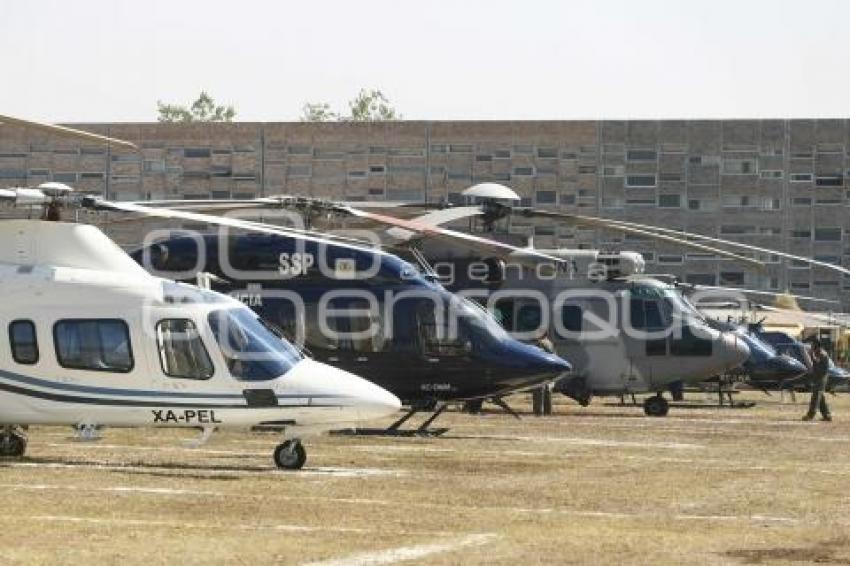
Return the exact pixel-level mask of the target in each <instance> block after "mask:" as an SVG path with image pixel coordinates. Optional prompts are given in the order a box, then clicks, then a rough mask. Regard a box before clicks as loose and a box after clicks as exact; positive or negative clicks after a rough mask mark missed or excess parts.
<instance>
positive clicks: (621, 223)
mask: <svg viewBox="0 0 850 566" xmlns="http://www.w3.org/2000/svg"><path fill="white" fill-rule="evenodd" d="M565 216H568V217H572V218H574V219H575V220H576V221H579V222H585V223H588V224H592V225H598V226H604V227H611V228H614V229H625V228H628V229H635V230H644V231H648V232H655V233H657V234H658V235H662V234H670V235H674V236H678V238H676V239H679V238H688V239H683V240H682V242H689V241H690V240H699V241H704V242H712V243H716V244H720V245H723V246H729V247H733V248H739V249H743V250H748V251H753V252H758V253H764V254H770V255H775V256H778V257H782V258H785V259H790V260H794V261H800V262H803V263H808V264H810V265H816V266H818V267H823V268H825V269H831V270H833V271H838V272H840V273H843V274H844V275H850V269H846V268H844V267H841V266H840V265H835V264H833V263H827V262H825V261H819V260H816V259H812V258H808V257H804V256H798V255H794V254H789V253H785V252H780V251H778V250H773V249H770V248H762V247H759V246H753V245H751V244H744V243H741V242H735V241H732V240H724V239H723V238H716V237H713V236H706V235H703V234H696V233H694V232H684V231H681V230H673V229H670V228H662V227H660V226H651V225H647V224H638V223H636V222H627V221H625V220H611V219H608V218H599V217H596V216H583V215H578V214H565ZM690 243H691V244H694V243H695V242H690Z"/></svg>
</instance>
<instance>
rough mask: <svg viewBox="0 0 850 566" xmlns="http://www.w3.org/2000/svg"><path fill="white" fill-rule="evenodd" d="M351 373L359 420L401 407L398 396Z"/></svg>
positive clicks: (373, 417) (391, 411)
mask: <svg viewBox="0 0 850 566" xmlns="http://www.w3.org/2000/svg"><path fill="white" fill-rule="evenodd" d="M349 375H351V378H353V379H352V380H351V381H352V383H351V389H352V390H353V391H352V393H353V396H354V397H355V398H356V399H357V420H363V421H370V420H373V419H380V418H383V417H386V416H388V415H391V414H393V413H395V412H397V411H398V410H399V409H401V401H400V400H399V398H398V397H396V396H395V395H393V394H392V393H390V392H389V391H387V390H386V389H384V388H383V387H379V386H377V385H375V384H374V383H372V382H371V381H367V380H365V379H363V378H362V377H357V376H356V375H353V374H349Z"/></svg>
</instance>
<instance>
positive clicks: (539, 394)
mask: <svg viewBox="0 0 850 566" xmlns="http://www.w3.org/2000/svg"><path fill="white" fill-rule="evenodd" d="M535 346H537V347H538V348H540V349H541V350H543V351H545V352H549V353H550V354H554V353H555V344H554V343H553V342H552V339H551V338H549V333H548V332H544V333H543V335H542V336H541V337H540V338H538V339H537V342H536V343H535ZM531 406H532V410H533V411H534V414H535V415H537V416H538V417H539V416H542V415H551V414H552V390H551V388H550V387H549V384H548V383H547V384H546V385H541V386H540V387H538V388H537V389H535V390H534V391H532V393H531Z"/></svg>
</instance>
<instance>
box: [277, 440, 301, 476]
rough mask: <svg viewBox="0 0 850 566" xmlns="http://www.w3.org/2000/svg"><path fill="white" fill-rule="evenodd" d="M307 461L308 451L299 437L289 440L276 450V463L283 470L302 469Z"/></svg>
mask: <svg viewBox="0 0 850 566" xmlns="http://www.w3.org/2000/svg"><path fill="white" fill-rule="evenodd" d="M306 461H307V451H306V450H304V446H303V445H302V444H301V441H300V440H299V439H297V438H293V439H292V440H287V441H285V442H283V443H281V444H279V445H278V447H277V448H275V450H274V463H275V464H276V465H277V467H278V468H280V469H282V470H300V469H301V468H302V467H303V466H304V462H306Z"/></svg>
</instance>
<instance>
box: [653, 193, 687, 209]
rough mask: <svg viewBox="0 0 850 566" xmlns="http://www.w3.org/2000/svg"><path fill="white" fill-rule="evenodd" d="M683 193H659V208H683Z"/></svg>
mask: <svg viewBox="0 0 850 566" xmlns="http://www.w3.org/2000/svg"><path fill="white" fill-rule="evenodd" d="M681 207H682V195H658V208H681Z"/></svg>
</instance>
